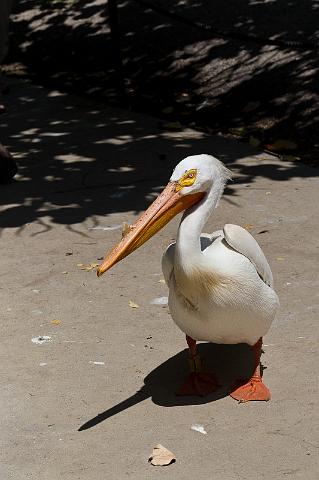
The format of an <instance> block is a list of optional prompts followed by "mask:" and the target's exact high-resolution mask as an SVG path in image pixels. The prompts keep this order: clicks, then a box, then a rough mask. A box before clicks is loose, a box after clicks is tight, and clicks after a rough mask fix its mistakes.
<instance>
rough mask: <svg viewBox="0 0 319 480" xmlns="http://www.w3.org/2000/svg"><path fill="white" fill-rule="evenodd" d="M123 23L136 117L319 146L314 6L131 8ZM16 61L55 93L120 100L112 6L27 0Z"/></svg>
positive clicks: (17, 20) (277, 0)
mask: <svg viewBox="0 0 319 480" xmlns="http://www.w3.org/2000/svg"><path fill="white" fill-rule="evenodd" d="M152 5H153V6H155V9H154V8H152ZM161 9H164V10H165V9H166V10H168V11H170V12H171V13H172V15H171V16H167V15H164V14H163V13H161ZM283 12H284V15H283ZM174 15H175V16H174ZM177 16H180V17H183V18H184V19H185V20H186V23H185V22H184V23H183V22H182V21H179V20H178V18H177ZM119 18H120V27H121V32H122V40H121V47H122V51H123V62H124V69H125V77H126V81H127V86H128V93H129V96H128V99H127V100H126V101H127V102H128V103H127V104H130V105H133V108H134V109H135V110H140V111H151V112H152V113H154V111H157V112H163V110H164V111H165V110H167V107H169V109H170V113H162V114H163V115H164V116H167V117H168V118H176V117H177V118H180V119H182V121H183V122H186V123H192V122H195V123H198V124H203V125H206V126H208V127H209V128H213V129H214V130H216V131H217V130H222V131H228V130H229V129H230V128H231V127H238V126H239V125H244V126H245V128H246V129H247V130H249V131H250V132H254V131H256V132H257V131H258V135H259V137H260V139H261V140H262V141H264V142H272V141H273V140H274V139H276V138H278V137H280V136H288V137H290V138H291V137H294V138H295V139H296V138H297V139H298V143H299V146H300V147H302V148H303V149H306V148H309V145H311V146H312V147H314V145H315V144H316V143H317V131H318V122H319V109H318V105H319V101H318V100H319V90H318V89H319V87H318V82H317V76H318V71H319V64H318V55H317V53H318V49H319V27H318V25H319V9H318V4H317V2H316V1H315V0H311V1H296V0H291V1H289V2H288V3H287V2H286V1H285V0H274V1H272V2H257V1H256V2H251V1H248V0H246V1H242V2H237V1H236V0H230V1H229V2H227V3H225V2H223V1H221V0H218V1H215V2H213V3H212V2H209V1H205V0H200V1H197V2H191V1H188V0H185V1H183V2H173V3H172V2H170V1H169V0H163V1H161V2H160V3H159V2H157V1H156V0H149V1H148V2H145V1H142V2H139V1H134V2H125V1H123V2H119ZM187 22H188V23H187ZM191 24H193V25H194V26H193V27H192V26H191ZM101 45H102V46H103V48H101ZM102 51H103V54H97V53H96V52H102ZM39 58H41V62H39ZM11 59H12V60H17V59H18V60H20V61H23V62H24V63H25V64H26V65H27V66H28V68H29V71H30V72H34V73H36V76H37V78H38V79H40V81H42V82H45V83H47V84H49V85H51V86H52V85H59V86H60V88H61V87H63V88H66V89H69V90H72V91H74V90H76V91H77V92H80V93H89V94H90V95H96V96H98V98H104V99H106V100H107V101H112V100H114V98H115V96H116V81H117V77H116V75H115V74H114V64H113V63H112V44H111V38H110V31H109V27H108V13H107V1H105V2H101V1H92V2H90V3H87V2H86V1H85V0H75V1H74V2H63V1H61V2H59V3H52V2H49V1H47V2H40V3H39V2H36V1H30V0H21V1H20V2H19V3H18V5H17V11H16V15H15V16H14V23H13V33H12V50H11ZM84 59H85V62H84ZM165 107H166V108H165Z"/></svg>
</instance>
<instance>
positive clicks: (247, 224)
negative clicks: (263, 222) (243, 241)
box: [244, 223, 254, 230]
mask: <svg viewBox="0 0 319 480" xmlns="http://www.w3.org/2000/svg"><path fill="white" fill-rule="evenodd" d="M253 227H254V225H253V224H252V223H246V225H244V228H245V229H246V230H251V229H252V228H253Z"/></svg>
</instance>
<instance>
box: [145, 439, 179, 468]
mask: <svg viewBox="0 0 319 480" xmlns="http://www.w3.org/2000/svg"><path fill="white" fill-rule="evenodd" d="M148 461H149V462H150V463H151V464H152V465H155V466H158V465H159V466H161V467H164V466H165V465H170V464H171V463H174V462H176V457H175V455H174V453H172V452H170V451H169V450H167V448H165V447H163V445H161V444H158V445H156V446H155V447H154V448H153V452H152V455H151V456H150V458H149V459H148Z"/></svg>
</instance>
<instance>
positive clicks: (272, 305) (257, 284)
mask: <svg viewBox="0 0 319 480" xmlns="http://www.w3.org/2000/svg"><path fill="white" fill-rule="evenodd" d="M189 168H197V171H198V173H199V175H198V177H197V180H198V184H197V185H196V188H197V189H203V188H205V191H206V193H207V195H206V197H205V198H204V199H203V200H202V201H201V202H200V203H199V204H197V205H195V206H194V207H192V208H191V209H190V210H189V211H186V212H185V214H184V216H183V218H182V221H181V224H180V227H179V231H178V236H177V241H176V242H175V243H173V244H171V245H170V246H169V247H168V249H167V250H166V252H165V253H164V255H163V259H162V268H163V273H164V277H165V281H166V283H167V285H168V287H169V307H170V312H171V314H172V317H173V319H174V321H175V323H176V324H177V325H178V326H179V328H180V329H181V330H182V331H183V332H185V333H186V334H187V335H189V336H190V337H192V338H193V339H194V340H206V341H210V342H214V343H225V344H235V343H248V344H249V345H254V344H255V343H256V342H257V341H258V339H259V338H260V337H262V336H263V335H265V334H266V333H267V331H268V330H269V327H270V325H271V323H272V321H273V319H274V317H275V313H276V310H277V307H278V303H279V302H278V297H277V295H276V293H275V291H274V289H273V278H272V273H271V270H270V267H269V264H268V262H267V260H266V257H265V255H264V254H263V252H262V250H261V248H260V246H259V245H258V243H257V242H256V240H255V239H254V238H253V237H252V235H250V233H249V232H247V231H246V230H245V229H243V228H242V227H240V226H238V225H230V224H227V225H225V226H224V228H223V230H219V231H217V232H214V233H213V234H211V235H208V234H201V229H202V227H203V224H204V223H205V222H206V220H207V218H208V217H209V215H210V214H211V213H212V212H213V210H214V208H215V207H216V205H217V204H218V201H219V199H220V197H221V195H222V193H223V189H224V186H225V183H226V180H227V178H228V177H229V172H228V171H227V170H226V168H225V167H224V166H223V164H222V163H221V162H220V161H219V160H217V159H216V158H214V157H211V156H209V155H199V156H196V157H188V158H186V159H184V160H183V161H182V162H181V163H180V164H179V165H178V167H177V169H176V170H178V171H176V170H175V171H174V174H173V175H172V178H171V180H172V181H174V179H175V178H176V177H180V176H181V175H182V173H183V172H184V171H185V170H186V171H187V170H188V169H189ZM196 183H197V182H196ZM199 183H201V185H199ZM194 187H195V185H194ZM193 191H194V188H193Z"/></svg>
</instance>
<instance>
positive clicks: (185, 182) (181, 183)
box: [178, 168, 197, 190]
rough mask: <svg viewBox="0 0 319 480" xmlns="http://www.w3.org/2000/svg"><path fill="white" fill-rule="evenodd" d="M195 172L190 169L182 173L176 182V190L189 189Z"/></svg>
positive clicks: (194, 177)
mask: <svg viewBox="0 0 319 480" xmlns="http://www.w3.org/2000/svg"><path fill="white" fill-rule="evenodd" d="M196 175H197V170H196V168H191V169H190V170H187V172H185V173H184V175H183V176H182V177H181V178H180V179H179V180H178V190H180V189H181V188H183V187H190V186H191V185H193V183H194V182H195V180H196Z"/></svg>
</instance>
